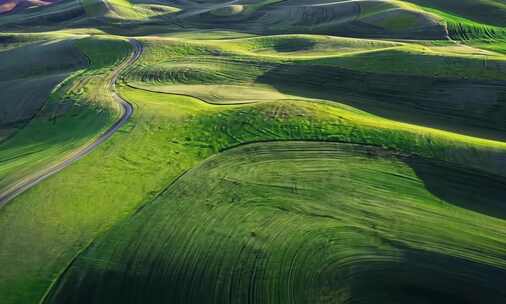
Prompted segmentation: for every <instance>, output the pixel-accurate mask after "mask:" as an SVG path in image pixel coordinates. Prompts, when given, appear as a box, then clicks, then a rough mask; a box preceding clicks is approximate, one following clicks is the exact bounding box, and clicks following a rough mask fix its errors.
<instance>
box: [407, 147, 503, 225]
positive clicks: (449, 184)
mask: <svg viewBox="0 0 506 304" xmlns="http://www.w3.org/2000/svg"><path fill="white" fill-rule="evenodd" d="M403 161H404V162H405V163H406V164H407V165H409V166H410V167H411V168H412V169H413V170H414V171H415V174H416V175H417V176H418V177H419V178H420V179H421V180H422V181H423V182H424V184H425V187H426V189H427V190H428V191H430V192H431V193H432V194H433V195H435V196H437V197H438V198H440V199H441V200H443V201H445V202H447V203H450V204H453V205H455V206H458V207H461V208H465V209H467V210H471V211H475V212H478V213H481V214H485V215H488V216H491V217H495V218H499V219H503V220H504V219H506V179H505V178H501V177H499V176H492V175H489V174H486V173H484V172H480V171H478V170H474V169H468V168H463V167H461V166H458V165H453V164H450V163H443V162H439V161H433V160H426V159H421V158H414V157H410V158H406V159H403Z"/></svg>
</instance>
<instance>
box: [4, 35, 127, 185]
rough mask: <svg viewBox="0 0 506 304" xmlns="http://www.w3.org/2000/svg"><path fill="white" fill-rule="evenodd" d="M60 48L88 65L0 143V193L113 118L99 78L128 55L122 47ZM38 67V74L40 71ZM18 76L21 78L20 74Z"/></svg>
mask: <svg viewBox="0 0 506 304" xmlns="http://www.w3.org/2000/svg"><path fill="white" fill-rule="evenodd" d="M66 44H67V45H68V44H70V45H73V44H77V47H78V48H79V49H80V50H81V51H82V53H83V54H84V55H86V56H88V57H89V58H90V59H91V61H92V62H93V63H92V65H91V66H89V67H88V68H87V69H86V70H83V71H81V72H79V73H77V74H75V75H74V76H73V78H70V79H69V80H68V81H66V82H65V83H64V84H63V85H62V86H60V87H59V88H58V89H57V90H55V91H54V92H53V93H52V94H51V96H50V97H49V101H48V103H47V104H46V105H45V106H44V107H43V108H42V109H41V110H40V111H39V112H38V113H37V115H36V116H35V117H34V119H32V120H31V121H30V122H29V123H28V124H27V125H26V126H24V127H23V129H21V130H19V131H18V132H17V133H16V135H15V136H13V137H11V138H9V140H7V141H5V142H4V143H2V149H1V150H0V188H4V187H7V186H8V185H9V184H11V183H12V182H13V181H15V180H17V179H19V178H22V177H24V176H26V175H27V174H29V173H30V172H32V171H34V170H36V169H37V168H40V167H43V166H46V165H47V164H48V163H51V162H54V161H57V160H59V159H61V157H62V156H63V155H65V154H66V153H69V152H71V151H72V150H74V149H76V148H78V147H80V146H81V145H83V144H84V143H86V142H87V141H89V140H91V139H92V138H94V137H95V136H97V134H99V133H100V132H101V131H103V130H105V128H107V127H108V126H109V125H110V124H111V123H112V122H113V121H114V120H115V119H116V118H117V110H118V109H116V106H115V104H114V103H113V102H112V100H111V97H110V93H109V92H107V91H105V90H106V89H105V86H104V82H105V81H107V76H105V75H107V73H109V72H110V69H111V67H112V66H114V65H115V64H117V63H118V62H119V61H120V60H122V59H123V58H124V57H125V56H126V55H127V54H128V52H129V45H128V43H126V42H125V41H118V40H100V39H98V40H93V39H87V40H80V41H77V42H76V41H69V42H67V43H66ZM64 45H65V44H64ZM103 48H107V49H108V52H104V51H103ZM70 50H72V49H70ZM76 50H77V48H75V49H74V52H76ZM79 54H81V53H79ZM55 55H57V54H55ZM80 56H82V55H80ZM46 58H47V57H46ZM34 60H35V58H34ZM80 60H82V59H80ZM38 67H39V68H41V69H44V66H42V65H38ZM53 69H54V67H53ZM32 71H34V70H33V69H32ZM18 72H19V73H22V70H21V69H20V70H18ZM41 73H43V74H42V75H43V76H42V77H47V76H46V75H47V74H44V73H45V71H41ZM53 85H54V84H53Z"/></svg>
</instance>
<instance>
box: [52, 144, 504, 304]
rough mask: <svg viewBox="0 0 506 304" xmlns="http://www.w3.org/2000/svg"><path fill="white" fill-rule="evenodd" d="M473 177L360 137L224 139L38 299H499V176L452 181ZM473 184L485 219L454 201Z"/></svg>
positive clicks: (501, 228)
mask: <svg viewBox="0 0 506 304" xmlns="http://www.w3.org/2000/svg"><path fill="white" fill-rule="evenodd" d="M473 174H474V173H473V172H469V171H465V172H462V171H459V170H458V169H455V168H454V167H448V166H447V165H445V164H432V163H430V162H427V161H425V160H422V159H416V158H413V159H412V158H404V157H402V156H399V155H392V154H391V153H389V152H387V151H382V150H379V149H376V148H372V147H363V146H350V145H342V144H331V143H318V142H312V143H308V142H306V143H304V142H298V143H296V142H279V143H261V144H253V145H247V146H242V147H240V148H236V149H232V150H228V151H226V152H224V153H222V154H219V155H218V156H215V157H211V158H210V159H208V160H207V161H205V162H203V163H202V164H200V165H199V166H197V167H196V168H195V169H193V170H191V171H190V172H188V173H186V174H184V175H183V176H181V177H180V178H179V179H177V180H176V181H175V182H174V183H173V184H171V185H170V186H169V187H168V188H167V189H166V190H165V191H164V192H163V194H162V195H161V196H160V197H158V198H157V199H156V200H154V201H153V202H152V203H150V204H148V205H147V206H146V207H145V208H143V209H142V211H141V212H139V213H138V214H136V215H135V216H133V217H131V218H130V219H129V220H127V221H125V222H123V223H122V224H121V225H119V226H117V227H116V228H114V229H113V230H112V231H111V232H110V233H108V234H107V235H106V236H105V237H102V238H100V239H99V240H98V241H97V242H96V243H95V244H94V245H92V246H91V247H90V248H88V249H87V250H86V251H85V252H84V253H83V254H82V255H81V256H80V257H79V258H78V259H77V260H75V261H74V262H73V263H72V265H71V266H70V268H69V269H67V271H66V273H65V274H64V275H63V277H62V279H61V281H60V282H59V283H58V285H57V286H56V287H55V288H54V289H53V290H54V291H55V293H54V294H51V295H50V296H49V297H48V298H47V301H46V303H111V302H133V303H137V302H143V303H160V302H173V303H325V302H334V301H337V302H338V303H350V302H351V303H371V302H375V303H392V300H393V301H396V302H410V303H428V302H430V303H474V302H478V301H485V302H487V303H501V302H502V301H503V300H504V297H505V296H506V294H505V291H504V289H503V284H502V283H503V278H504V276H505V274H506V269H505V268H504V267H505V263H504V260H503V259H501V258H500V257H501V256H503V255H504V253H505V248H506V246H505V243H504V242H505V240H504V239H502V238H501V234H502V231H504V229H505V228H506V227H505V222H504V221H501V220H499V219H504V218H505V216H506V208H504V204H502V198H503V197H504V195H505V194H506V193H505V191H506V188H505V187H504V185H505V180H502V181H492V180H490V181H489V180H487V178H486V177H481V178H479V179H480V182H481V183H484V184H486V185H490V186H491V187H492V188H488V189H487V190H488V191H486V192H482V188H481V186H480V184H476V183H474V182H471V183H469V184H468V183H465V184H461V183H459V184H457V185H456V184H454V181H460V180H468V181H475V179H474V178H473ZM419 176H422V177H419ZM443 176H444V177H443ZM476 178H478V177H476ZM432 184H434V185H437V186H436V187H438V188H439V189H446V188H447V187H448V188H453V187H455V186H456V187H458V188H457V189H454V192H453V194H454V195H452V196H449V197H446V198H445V199H447V201H444V200H442V199H441V198H439V197H438V196H437V195H438V194H437V192H435V193H431V192H429V190H428V189H426V188H425V187H426V186H425V185H432ZM492 185H494V186H492ZM195 189H199V190H198V191H195ZM477 192H480V193H481V195H482V197H481V198H482V199H483V201H484V202H485V201H486V202H487V206H483V207H484V208H487V209H488V208H490V209H489V211H491V210H494V211H493V212H491V213H490V216H492V217H488V216H487V215H485V214H480V213H476V212H473V211H470V210H466V209H465V208H462V207H463V205H465V203H464V202H465V201H467V200H468V199H469V196H475V195H478V194H477ZM232 227H233V228H232ZM478 227H479V228H478ZM188 235H190V236H191V237H188ZM484 252H486V254H485V253H484ZM501 269H502V270H501Z"/></svg>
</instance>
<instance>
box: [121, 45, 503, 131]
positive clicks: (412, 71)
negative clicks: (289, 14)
mask: <svg viewBox="0 0 506 304" xmlns="http://www.w3.org/2000/svg"><path fill="white" fill-rule="evenodd" d="M146 43H148V48H147V51H146V56H145V57H144V60H143V64H142V65H141V66H139V68H138V69H137V70H136V71H135V72H134V73H133V74H132V75H131V78H130V80H129V81H131V83H132V85H135V86H136V87H142V88H146V89H150V90H155V91H160V92H168V93H179V94H189V95H194V96H197V97H199V98H203V99H205V100H208V101H209V102H213V103H241V102H251V101H255V100H268V99H286V98H295V97H294V96H297V97H296V98H300V97H306V98H317V99H327V100H332V101H337V102H341V103H345V104H348V105H351V106H353V107H356V108H359V109H361V110H364V111H367V112H370V113H374V114H377V115H380V116H384V117H387V118H392V119H395V120H399V121H403V122H407V123H414V124H419V125H424V126H432V127H436V128H440V129H445V130H450V131H455V132H460V133H464V134H470V135H474V136H479V137H486V138H493V139H504V138H505V137H504V131H505V130H506V125H505V124H504V120H503V119H502V117H503V116H504V115H505V112H506V108H505V107H504V101H505V100H506V90H505V89H504V83H505V81H506V78H505V76H504V75H505V73H504V72H505V71H506V60H504V57H501V56H500V55H499V54H491V53H488V54H487V53H486V52H483V51H479V50H476V49H473V48H470V47H464V46H455V45H453V47H452V44H449V45H446V46H444V45H442V46H437V44H436V45H417V44H406V43H405V44H394V43H389V42H382V41H376V42H375V43H372V42H370V41H369V40H354V41H353V42H352V41H350V39H342V38H327V37H325V36H312V35H288V36H268V37H258V38H246V39H233V40H226V41H198V42H197V41H188V40H181V39H169V40H149V41H147V42H146ZM458 52H460V54H459V53H458ZM300 75H304V77H300ZM322 88H324V90H322ZM484 118H487V119H484Z"/></svg>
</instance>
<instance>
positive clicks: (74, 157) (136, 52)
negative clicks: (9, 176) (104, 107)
mask: <svg viewBox="0 0 506 304" xmlns="http://www.w3.org/2000/svg"><path fill="white" fill-rule="evenodd" d="M129 42H130V44H131V45H132V47H133V52H132V54H131V56H130V57H129V58H128V59H127V60H126V61H124V62H123V63H122V64H120V65H118V67H117V68H116V69H115V70H114V71H113V73H112V77H111V78H110V81H109V82H108V84H107V88H108V90H109V91H110V92H111V93H112V97H113V98H114V100H115V101H116V102H117V103H118V104H119V105H120V108H121V116H120V117H119V119H118V120H117V121H116V122H115V123H114V124H113V125H112V126H111V127H110V128H109V129H107V131H105V132H104V133H102V134H101V135H100V136H98V137H97V138H95V139H94V140H92V141H91V142H88V143H87V144H86V145H84V146H82V147H81V148H79V149H77V150H76V151H73V152H72V153H70V154H69V155H66V156H65V157H64V158H63V159H61V160H60V161H59V162H57V163H55V164H52V165H50V166H48V167H47V168H44V169H42V170H41V171H39V172H36V173H34V174H32V175H29V176H27V177H25V178H23V179H21V180H20V181H18V182H16V183H14V184H12V185H11V186H9V187H7V189H6V190H5V191H3V192H2V193H0V208H1V207H3V206H4V205H5V204H7V203H8V202H10V201H11V200H12V199H14V198H15V197H16V196H18V195H20V194H21V193H23V192H24V191H26V190H28V189H30V188H31V187H33V186H35V185H37V184H38V183H40V182H41V181H43V180H45V179H46V178H48V177H50V176H51V175H54V174H56V173H58V172H60V171H61V170H63V169H65V168H66V167H68V166H70V165H71V164H73V163H74V162H76V161H78V160H79V159H81V158H83V157H84V156H86V155H88V154H89V153H91V152H92V151H93V150H94V149H95V148H97V147H98V146H99V145H100V144H101V143H103V142H105V141H106V140H107V139H109V138H110V137H111V136H112V135H113V134H114V133H115V132H116V131H118V130H119V129H120V128H121V127H122V126H123V125H124V124H125V123H126V122H127V121H128V119H129V118H130V117H131V116H132V113H133V107H132V105H131V104H130V103H129V102H128V101H127V100H125V99H123V98H122V97H121V96H120V95H118V94H117V93H116V89H115V85H116V81H117V79H118V77H119V75H120V74H121V72H122V71H123V70H125V69H126V68H127V67H129V66H130V65H132V64H133V63H134V62H135V61H137V59H139V57H140V56H141V54H142V52H143V47H142V44H141V43H140V42H138V41H137V40H135V39H129Z"/></svg>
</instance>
